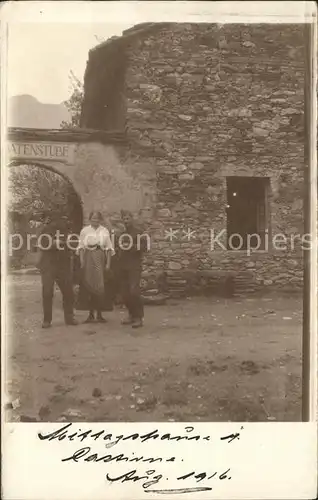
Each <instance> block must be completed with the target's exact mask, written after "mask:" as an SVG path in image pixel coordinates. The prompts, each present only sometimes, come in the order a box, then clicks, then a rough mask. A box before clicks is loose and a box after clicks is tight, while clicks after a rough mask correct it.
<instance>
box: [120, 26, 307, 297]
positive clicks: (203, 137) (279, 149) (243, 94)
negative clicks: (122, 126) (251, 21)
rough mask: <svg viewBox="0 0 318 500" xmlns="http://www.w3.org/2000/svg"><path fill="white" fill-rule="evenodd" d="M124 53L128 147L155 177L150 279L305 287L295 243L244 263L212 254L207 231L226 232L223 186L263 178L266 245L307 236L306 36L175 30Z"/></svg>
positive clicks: (274, 30)
mask: <svg viewBox="0 0 318 500" xmlns="http://www.w3.org/2000/svg"><path fill="white" fill-rule="evenodd" d="M127 50H128V54H129V63H128V67H127V72H126V97H127V127H128V138H129V143H130V145H131V151H132V153H134V154H135V155H137V156H139V159H140V161H142V162H144V163H145V162H148V164H149V165H151V166H152V168H153V169H155V171H156V175H157V183H156V192H157V199H156V205H155V207H154V211H153V219H152V224H150V231H151V234H152V241H153V245H152V252H151V256H149V262H148V265H149V269H151V268H153V269H155V270H156V271H157V272H158V270H162V271H165V272H166V273H167V274H168V276H169V275H172V276H176V275H179V276H180V278H182V275H185V272H186V271H189V270H195V271H196V272H197V273H198V274H200V271H201V270H212V271H213V270H220V269H222V270H231V271H236V272H237V273H241V275H243V274H244V273H243V274H242V272H244V271H248V272H249V273H250V274H249V275H248V276H249V278H248V280H251V281H255V283H259V284H265V285H266V286H268V287H272V286H273V287H275V288H277V287H278V286H279V287H285V288H286V286H291V288H295V287H299V286H301V283H302V263H301V251H300V241H298V243H297V242H296V241H295V243H294V248H292V247H293V245H292V243H291V242H290V241H289V242H288V244H287V248H288V251H283V250H278V251H276V252H275V251H273V250H272V249H269V252H265V253H257V254H254V255H251V256H249V255H246V252H234V253H233V252H231V251H222V250H221V249H219V248H217V251H211V248H210V241H211V240H210V232H209V231H210V229H213V230H214V231H215V234H217V233H218V232H219V231H222V230H224V229H226V203H227V200H226V176H261V177H262V176H264V177H269V178H270V193H269V206H270V213H271V216H270V227H269V231H270V233H271V235H272V236H274V235H275V234H277V233H284V234H286V235H287V236H288V235H291V234H292V233H296V234H302V232H303V216H302V196H303V194H302V193H303V139H304V136H303V108H304V102H303V83H304V64H303V40H302V30H301V28H299V27H297V26H289V25H281V26H279V25H272V26H269V25H249V26H243V25H225V26H223V27H222V28H219V27H218V26H216V25H207V24H172V25H166V26H163V27H162V28H161V29H160V31H159V33H158V32H156V33H154V34H153V35H152V34H151V33H150V34H149V33H148V34H147V35H146V36H145V37H141V36H140V37H139V38H134V39H133V40H132V41H131V43H130V44H129V46H128V49H127ZM170 228H173V229H179V233H178V236H177V237H176V238H175V239H173V241H172V242H170V241H167V239H165V230H169V229H170ZM188 228H190V229H191V231H195V234H194V236H195V237H194V239H192V241H187V238H186V234H185V233H183V230H185V231H186V230H187V229H188ZM225 240H226V233H224V237H223V242H224V243H225ZM177 281H178V280H177ZM245 281H246V280H245ZM181 282H182V280H181ZM181 282H180V283H181ZM242 282H244V279H243V281H242ZM180 283H179V284H180ZM178 286H179V285H178Z"/></svg>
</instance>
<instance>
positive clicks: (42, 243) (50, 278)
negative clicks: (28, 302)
mask: <svg viewBox="0 0 318 500" xmlns="http://www.w3.org/2000/svg"><path fill="white" fill-rule="evenodd" d="M68 234H69V229H68V226H67V223H66V222H65V221H64V220H63V218H59V219H57V218H55V219H54V220H52V219H50V218H47V220H46V223H45V225H44V227H43V229H42V231H41V233H40V235H39V240H38V246H39V248H40V252H41V255H40V261H39V264H38V268H39V270H40V273H41V280H42V302H43V316H44V318H43V324H42V328H49V327H50V326H51V322H52V307H53V295H54V285H55V283H56V284H57V285H58V287H59V289H60V290H61V293H62V297H63V310H64V319H65V323H66V325H76V324H77V322H76V321H75V319H74V312H73V302H74V295H73V284H72V256H71V250H70V248H68V245H67V237H68Z"/></svg>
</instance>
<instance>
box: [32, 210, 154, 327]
mask: <svg viewBox="0 0 318 500" xmlns="http://www.w3.org/2000/svg"><path fill="white" fill-rule="evenodd" d="M121 216H122V222H123V225H124V228H125V229H124V231H123V232H121V234H120V235H117V238H116V239H115V241H112V239H111V237H110V233H109V231H108V229H107V228H106V226H105V225H104V220H103V216H102V214H101V212H95V211H94V212H92V213H91V214H90V216H89V225H87V226H85V227H84V228H83V229H82V230H81V232H80V235H79V238H78V240H77V241H76V242H75V245H76V248H75V249H74V247H73V244H72V241H71V240H70V239H69V236H70V232H71V231H70V228H69V227H68V224H67V221H66V220H65V218H63V217H48V218H47V220H46V223H45V225H44V227H43V228H42V230H41V249H40V260H39V264H38V267H39V270H40V273H41V280H42V302H43V323H42V327H43V328H49V327H50V326H51V323H52V308H53V295H54V287H55V284H57V286H58V287H59V289H60V291H61V293H62V297H63V310H64V319H65V324H66V325H77V324H78V322H77V321H76V320H75V317H74V309H77V310H81V311H87V312H88V317H87V319H86V321H85V323H93V322H99V323H105V322H106V319H105V318H104V316H103V313H104V312H105V311H112V310H113V307H114V302H115V300H116V297H118V295H119V296H120V297H121V301H122V303H123V304H124V305H125V307H126V309H127V313H128V314H127V317H126V318H125V319H124V320H123V322H122V323H123V324H125V325H131V326H132V327H133V328H140V327H141V326H142V325H143V318H144V308H143V301H142V296H141V289H140V280H141V272H142V256H143V253H144V252H145V251H146V245H145V241H144V240H143V239H142V238H139V237H138V235H139V234H140V231H138V227H137V225H136V223H135V221H134V219H133V216H132V214H131V212H129V211H122V212H121ZM45 237H47V239H48V243H47V244H45V242H44V240H45ZM125 238H126V241H125ZM118 242H119V243H120V244H118ZM74 260H75V261H76V260H77V261H78V268H79V272H78V280H75V279H74V277H75V276H74ZM75 274H76V273H75ZM74 281H77V282H78V284H79V289H78V293H77V294H74V291H73V284H74Z"/></svg>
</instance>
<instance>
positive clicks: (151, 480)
mask: <svg viewBox="0 0 318 500" xmlns="http://www.w3.org/2000/svg"><path fill="white" fill-rule="evenodd" d="M229 472H230V469H227V470H226V471H225V472H222V473H221V474H219V473H218V472H214V473H212V474H209V473H208V472H199V473H198V472H195V471H192V472H189V473H186V474H183V475H182V476H179V477H177V478H176V480H177V481H186V482H187V483H188V484H189V481H187V480H190V479H191V480H194V481H195V482H196V483H200V482H201V481H203V480H208V481H210V480H212V479H219V480H224V479H231V476H230V475H229ZM106 480H107V481H108V482H110V483H115V482H118V483H125V482H127V481H133V482H134V483H136V482H140V484H141V485H142V487H143V489H144V491H145V492H146V493H162V494H168V493H178V494H180V493H194V492H199V491H210V490H212V487H211V486H199V487H187V486H185V487H183V488H172V489H157V488H156V489H153V488H151V487H152V486H154V485H159V482H160V481H162V480H166V481H168V480H169V478H164V477H163V475H162V474H157V472H156V470H154V469H151V470H148V471H146V472H145V473H144V475H140V476H139V475H138V473H137V470H136V469H134V470H131V471H129V472H126V473H125V474H121V475H120V476H117V477H115V476H113V477H111V476H110V475H109V474H106ZM182 484H184V483H182Z"/></svg>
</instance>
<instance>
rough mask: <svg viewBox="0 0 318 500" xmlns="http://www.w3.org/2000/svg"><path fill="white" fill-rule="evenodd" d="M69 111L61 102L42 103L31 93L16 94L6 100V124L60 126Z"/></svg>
mask: <svg viewBox="0 0 318 500" xmlns="http://www.w3.org/2000/svg"><path fill="white" fill-rule="evenodd" d="M69 120H70V113H69V112H68V110H67V108H66V107H65V105H64V104H63V103H61V104H44V103H42V102H40V101H38V100H37V99H36V98H35V97H33V96H32V95H17V96H14V97H11V98H10V99H9V102H8V126H9V127H17V128H49V129H52V128H55V129H57V128H61V123H62V121H69Z"/></svg>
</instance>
